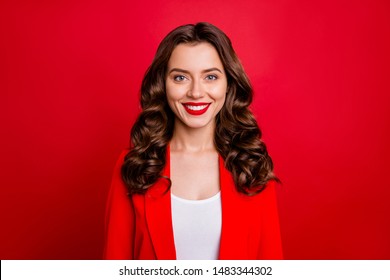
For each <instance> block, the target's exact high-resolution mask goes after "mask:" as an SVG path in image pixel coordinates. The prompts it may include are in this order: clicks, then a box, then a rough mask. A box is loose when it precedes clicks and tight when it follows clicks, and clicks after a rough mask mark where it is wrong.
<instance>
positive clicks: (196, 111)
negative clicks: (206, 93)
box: [182, 102, 211, 116]
mask: <svg viewBox="0 0 390 280" xmlns="http://www.w3.org/2000/svg"><path fill="white" fill-rule="evenodd" d="M182 104H183V106H184V108H185V109H186V111H187V113H189V114H191V115H195V116H199V115H202V114H204V113H206V111H207V109H208V108H209V107H210V104H211V103H194V102H188V103H182Z"/></svg>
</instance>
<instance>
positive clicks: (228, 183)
mask: <svg viewBox="0 0 390 280" xmlns="http://www.w3.org/2000/svg"><path fill="white" fill-rule="evenodd" d="M219 176H220V186H221V204H222V230H221V241H220V248H219V259H220V260H223V259H228V260H229V259H230V260H232V259H235V260H237V259H245V258H247V251H248V250H247V249H248V248H247V246H248V244H247V242H246V241H247V235H248V233H249V226H248V225H249V223H250V221H249V218H248V217H250V215H248V211H250V209H249V205H250V204H249V203H248V199H250V198H249V197H248V196H246V195H244V194H242V193H239V192H238V191H237V190H236V186H235V184H234V180H233V176H232V174H231V173H230V172H229V171H228V170H227V169H226V168H225V165H224V161H223V159H222V157H221V156H220V157H219Z"/></svg>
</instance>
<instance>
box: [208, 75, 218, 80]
mask: <svg viewBox="0 0 390 280" xmlns="http://www.w3.org/2000/svg"><path fill="white" fill-rule="evenodd" d="M216 79H218V77H217V76H216V75H207V76H206V80H211V81H213V80H216Z"/></svg>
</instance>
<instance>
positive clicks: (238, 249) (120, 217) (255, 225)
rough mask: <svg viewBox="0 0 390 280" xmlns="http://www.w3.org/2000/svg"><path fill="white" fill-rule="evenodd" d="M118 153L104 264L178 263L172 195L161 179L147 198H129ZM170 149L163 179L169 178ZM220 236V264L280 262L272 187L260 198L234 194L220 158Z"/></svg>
mask: <svg viewBox="0 0 390 280" xmlns="http://www.w3.org/2000/svg"><path fill="white" fill-rule="evenodd" d="M127 152H128V150H125V151H123V152H122V154H121V155H120V157H119V160H118V162H117V164H116V166H115V170H114V175H113V179H112V184H111V189H110V194H109V199H108V204H107V210H106V241H105V252H104V258H105V259H138V260H146V259H159V260H174V259H176V252H175V244H174V237H173V229H172V215H171V193H170V191H167V192H165V191H166V189H167V184H168V182H167V180H166V179H163V178H161V179H159V180H158V181H157V182H156V183H155V184H154V185H153V186H151V187H150V188H149V189H148V190H147V191H146V193H145V194H143V195H141V194H135V195H132V196H131V197H128V196H127V189H126V186H125V184H124V183H123V181H122V179H121V174H120V172H121V171H120V169H121V165H122V163H123V160H124V156H125V155H126V154H127ZM169 163H170V161H169V149H168V152H167V160H166V166H165V169H164V171H163V175H165V176H168V177H169V174H170V171H169V168H170V167H169ZM219 174H220V185H221V186H220V187H221V201H222V202H221V203H222V233H221V241H220V251H219V259H230V260H244V259H282V258H283V254H282V246H281V239H280V231H279V218H278V211H277V205H276V196H275V184H274V183H269V184H268V186H267V187H266V188H265V190H263V191H262V192H261V193H260V194H258V195H255V196H247V195H244V194H241V193H239V192H237V191H236V188H235V185H234V182H233V178H232V175H231V173H230V172H229V171H228V170H226V169H225V167H224V162H223V160H222V158H221V157H220V158H219Z"/></svg>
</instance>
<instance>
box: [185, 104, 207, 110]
mask: <svg viewBox="0 0 390 280" xmlns="http://www.w3.org/2000/svg"><path fill="white" fill-rule="evenodd" d="M186 106H187V108H188V109H190V110H192V111H200V110H203V109H204V108H206V107H207V105H201V106H191V105H186Z"/></svg>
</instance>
